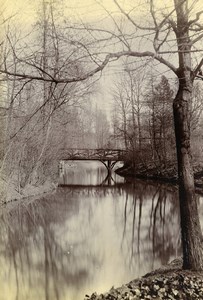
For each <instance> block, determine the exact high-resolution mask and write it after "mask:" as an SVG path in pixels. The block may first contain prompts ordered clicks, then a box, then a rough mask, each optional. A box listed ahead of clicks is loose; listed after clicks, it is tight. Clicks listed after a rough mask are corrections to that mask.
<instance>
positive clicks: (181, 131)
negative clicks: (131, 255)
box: [173, 79, 203, 270]
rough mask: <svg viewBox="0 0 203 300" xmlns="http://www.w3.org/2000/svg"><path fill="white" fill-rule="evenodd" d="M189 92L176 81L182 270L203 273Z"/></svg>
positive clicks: (188, 89) (175, 117)
mask: <svg viewBox="0 0 203 300" xmlns="http://www.w3.org/2000/svg"><path fill="white" fill-rule="evenodd" d="M191 84H192V82H191ZM190 101H191V88H190V86H187V82H186V81H185V80H183V82H182V80H181V79H180V80H179V90H178V93H177V95H176V98H175V100H174V104H173V111H174V123H175V135H176V147H177V160H178V176H179V202H180V217H181V236H182V247H183V268H184V269H190V270H203V251H202V250H203V248H202V241H203V240H202V232H201V226H200V221H199V216H198V208H197V202H196V196H195V187H194V174H193V168H192V157H191V149H190V126H189V118H188V114H189V109H188V104H189V102H190Z"/></svg>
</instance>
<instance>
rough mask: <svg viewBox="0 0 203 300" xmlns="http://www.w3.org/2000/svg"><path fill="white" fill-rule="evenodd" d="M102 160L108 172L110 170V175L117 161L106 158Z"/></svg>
mask: <svg viewBox="0 0 203 300" xmlns="http://www.w3.org/2000/svg"><path fill="white" fill-rule="evenodd" d="M101 162H102V163H103V165H105V167H106V169H107V172H108V175H109V176H110V175H111V173H112V169H113V167H114V166H115V164H116V163H117V161H111V160H107V161H104V160H101Z"/></svg>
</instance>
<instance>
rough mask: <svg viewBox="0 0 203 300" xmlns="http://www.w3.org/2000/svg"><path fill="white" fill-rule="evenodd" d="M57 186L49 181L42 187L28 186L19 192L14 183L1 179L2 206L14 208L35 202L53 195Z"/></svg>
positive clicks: (0, 202) (0, 201)
mask: <svg viewBox="0 0 203 300" xmlns="http://www.w3.org/2000/svg"><path fill="white" fill-rule="evenodd" d="M56 187H57V186H56V185H55V184H54V183H52V182H51V181H49V180H47V181H46V182H44V183H43V184H41V185H37V186H35V185H32V184H28V185H26V186H25V188H24V189H22V190H20V191H19V190H17V188H16V185H15V184H14V183H12V181H8V180H6V179H5V178H4V177H2V176H1V177H0V196H1V197H0V206H1V207H5V206H6V207H7V208H8V207H12V208H13V206H14V204H16V203H19V202H21V201H25V200H28V201H29V202H30V201H33V200H35V199H38V198H40V197H42V196H44V195H47V194H51V193H53V192H54V191H55V190H56Z"/></svg>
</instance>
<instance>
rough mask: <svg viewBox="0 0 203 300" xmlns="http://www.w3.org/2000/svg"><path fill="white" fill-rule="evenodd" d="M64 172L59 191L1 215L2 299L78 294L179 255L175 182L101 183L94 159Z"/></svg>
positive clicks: (46, 299)
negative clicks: (167, 183)
mask: <svg viewBox="0 0 203 300" xmlns="http://www.w3.org/2000/svg"><path fill="white" fill-rule="evenodd" d="M65 177H66V178H65ZM65 177H64V176H63V177H62V178H61V180H60V183H65V184H66V187H59V188H58V190H57V191H56V193H55V194H54V195H52V196H49V197H45V198H43V199H39V200H36V201H32V202H30V203H29V201H28V202H24V203H22V204H19V205H17V206H16V207H15V209H13V210H9V211H8V210H6V209H5V210H4V211H3V213H2V214H1V218H0V264H1V269H0V291H1V292H0V300H14V299H15V300H28V299H33V300H35V299H36V300H41V299H43V300H55V299H59V300H65V299H66V300H81V299H84V296H85V294H91V293H92V292H94V291H97V292H98V293H100V292H104V291H106V290H108V289H109V288H111V287H112V286H115V287H117V286H119V285H121V284H123V283H125V282H128V281H130V280H132V279H134V278H136V277H138V276H141V275H143V274H145V273H146V272H148V271H150V270H152V269H154V268H157V267H159V266H160V265H161V264H165V263H167V262H168V261H169V260H171V259H173V258H174V257H176V256H177V255H180V253H181V247H180V229H179V209H178V201H177V191H176V189H174V188H173V187H171V186H170V185H166V184H165V185H163V184H159V183H156V184H152V183H150V182H146V181H141V180H135V181H133V182H124V179H123V178H121V177H118V176H115V175H113V176H112V177H113V179H112V180H111V182H109V183H110V185H109V186H108V183H105V184H104V183H103V184H102V185H101V183H102V182H103V181H104V179H105V177H106V170H105V167H103V166H101V165H100V164H99V163H96V162H94V163H92V164H91V163H90V162H88V163H81V162H80V163H79V164H78V165H76V162H74V167H72V166H67V167H66V174H65ZM77 178H78V180H77ZM107 182H108V181H107ZM93 185H94V186H93ZM200 202H201V203H202V201H200Z"/></svg>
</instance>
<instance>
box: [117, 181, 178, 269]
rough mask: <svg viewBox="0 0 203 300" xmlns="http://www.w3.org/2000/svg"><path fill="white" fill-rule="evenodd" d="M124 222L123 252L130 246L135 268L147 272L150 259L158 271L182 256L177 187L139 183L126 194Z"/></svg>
mask: <svg viewBox="0 0 203 300" xmlns="http://www.w3.org/2000/svg"><path fill="white" fill-rule="evenodd" d="M136 210H137V211H136ZM123 220H124V221H123V235H122V241H121V249H125V250H124V251H126V247H128V252H129V253H130V255H129V256H128V257H126V258H127V261H126V263H127V264H128V265H129V266H131V268H135V267H136V265H137V266H139V269H141V268H142V270H143V269H144V265H146V261H145V260H147V261H148V263H151V265H150V266H151V269H154V267H157V265H160V264H166V263H167V262H168V261H169V260H170V259H172V258H173V257H174V256H177V255H180V253H181V245H180V231H179V204H178V201H177V195H176V191H175V189H174V188H171V187H170V186H167V185H163V184H159V183H157V184H155V185H154V184H152V183H150V184H149V183H147V182H143V181H138V180H137V181H136V182H135V183H134V184H132V185H131V189H128V190H127V192H126V199H125V205H124V209H123ZM174 227H175V228H174ZM130 231H131V235H130V234H129V232H130ZM143 258H144V259H143ZM146 271H147V270H146Z"/></svg>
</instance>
